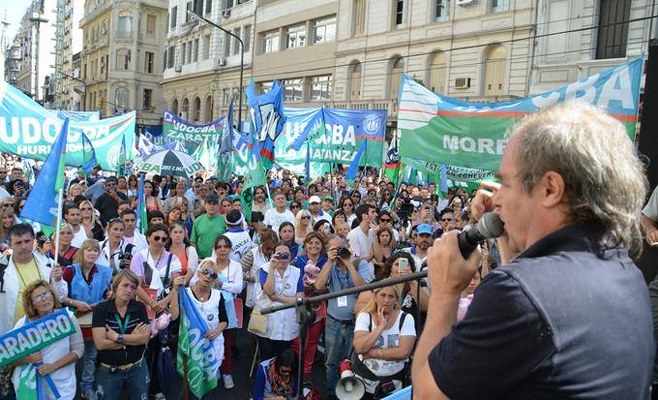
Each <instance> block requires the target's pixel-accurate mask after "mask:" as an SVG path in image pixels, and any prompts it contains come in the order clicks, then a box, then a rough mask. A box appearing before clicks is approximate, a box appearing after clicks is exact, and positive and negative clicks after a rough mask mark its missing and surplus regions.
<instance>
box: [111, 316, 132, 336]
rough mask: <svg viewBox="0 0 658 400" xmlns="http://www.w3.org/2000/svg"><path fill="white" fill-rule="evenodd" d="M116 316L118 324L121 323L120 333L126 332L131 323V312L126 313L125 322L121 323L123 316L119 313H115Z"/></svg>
mask: <svg viewBox="0 0 658 400" xmlns="http://www.w3.org/2000/svg"><path fill="white" fill-rule="evenodd" d="M114 318H115V319H116V321H117V325H119V331H120V332H119V333H121V334H122V335H124V334H125V333H126V330H127V329H128V324H130V313H128V314H126V321H125V322H124V323H121V318H119V314H118V313H117V314H114Z"/></svg>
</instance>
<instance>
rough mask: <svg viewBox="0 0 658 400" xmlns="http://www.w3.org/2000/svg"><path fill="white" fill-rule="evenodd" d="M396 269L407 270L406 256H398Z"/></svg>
mask: <svg viewBox="0 0 658 400" xmlns="http://www.w3.org/2000/svg"><path fill="white" fill-rule="evenodd" d="M398 270H399V271H400V272H409V260H407V259H406V258H399V259H398Z"/></svg>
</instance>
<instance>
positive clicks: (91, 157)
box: [80, 132, 126, 173]
mask: <svg viewBox="0 0 658 400" xmlns="http://www.w3.org/2000/svg"><path fill="white" fill-rule="evenodd" d="M80 140H81V141H82V160H83V161H82V162H83V163H82V165H81V167H82V169H84V170H85V172H86V173H90V172H91V170H92V169H94V167H95V166H96V164H97V161H96V151H94V146H93V145H92V144H91V140H89V137H87V135H85V134H84V132H82V133H80ZM125 149H126V138H125V135H124V137H123V138H122V139H121V154H122V155H125V153H126V150H125Z"/></svg>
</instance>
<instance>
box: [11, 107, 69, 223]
mask: <svg viewBox="0 0 658 400" xmlns="http://www.w3.org/2000/svg"><path fill="white" fill-rule="evenodd" d="M68 132H69V120H68V119H65V120H64V123H63V124H62V129H61V130H60V132H59V135H57V139H56V140H55V143H54V144H53V147H52V148H51V150H50V154H48V157H47V158H46V162H44V163H43V166H42V167H41V172H39V176H37V180H36V182H35V183H34V188H32V190H31V191H30V194H29V195H28V196H27V201H26V202H25V206H24V207H23V210H22V211H21V215H20V217H21V218H26V219H29V220H31V221H36V222H39V223H41V224H44V225H50V226H54V225H55V222H56V220H57V204H58V203H57V198H58V196H57V190H58V186H60V185H61V184H62V182H63V180H64V154H65V152H66V142H67V138H68ZM58 181H59V182H58Z"/></svg>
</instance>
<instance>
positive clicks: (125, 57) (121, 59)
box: [116, 49, 130, 71]
mask: <svg viewBox="0 0 658 400" xmlns="http://www.w3.org/2000/svg"><path fill="white" fill-rule="evenodd" d="M116 54H117V62H116V69H118V70H120V71H125V70H128V69H130V50H128V49H119V50H117V53H116Z"/></svg>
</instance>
